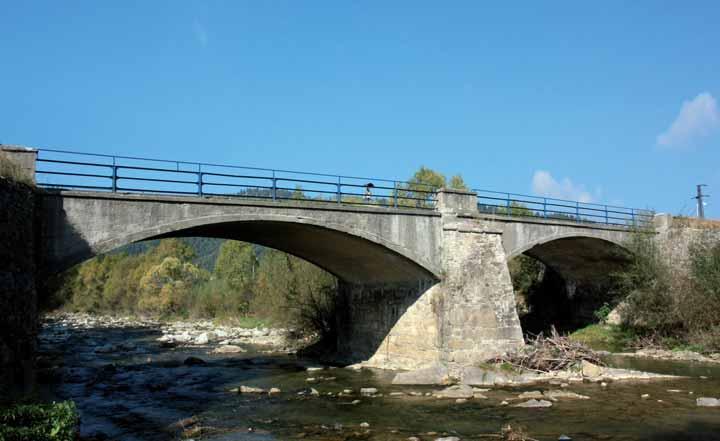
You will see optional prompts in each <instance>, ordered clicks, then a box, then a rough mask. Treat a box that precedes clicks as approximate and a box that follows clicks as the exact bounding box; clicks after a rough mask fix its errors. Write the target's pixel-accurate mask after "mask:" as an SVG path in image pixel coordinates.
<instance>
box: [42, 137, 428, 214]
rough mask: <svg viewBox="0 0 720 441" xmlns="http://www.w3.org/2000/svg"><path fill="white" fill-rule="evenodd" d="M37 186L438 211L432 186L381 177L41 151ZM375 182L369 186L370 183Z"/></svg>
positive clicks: (65, 151) (64, 151) (50, 150)
mask: <svg viewBox="0 0 720 441" xmlns="http://www.w3.org/2000/svg"><path fill="white" fill-rule="evenodd" d="M35 173H36V180H37V184H38V185H39V186H41V187H45V188H56V189H72V190H87V191H108V192H113V193H120V192H121V193H158V194H168V195H186V196H199V197H203V196H224V197H244V198H254V199H265V200H273V201H277V200H305V201H313V202H325V203H335V204H356V205H373V206H381V207H397V208H416V209H429V210H431V209H434V208H435V200H436V192H435V189H434V188H433V187H431V186H428V185H424V184H418V183H410V182H405V181H395V180H388V179H378V178H365V177H357V176H340V175H330V174H323V173H307V172H298V171H291V170H277V169H266V168H258V167H241V166H233V165H223V164H210V163H200V162H186V161H169V160H161V159H148V158H138V157H132V156H113V155H101V154H93V153H80V152H72V151H67V150H53V149H39V150H38V158H37V170H36V172H35ZM368 184H370V185H368Z"/></svg>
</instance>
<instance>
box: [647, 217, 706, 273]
mask: <svg viewBox="0 0 720 441" xmlns="http://www.w3.org/2000/svg"><path fill="white" fill-rule="evenodd" d="M655 228H656V231H657V233H658V235H657V237H656V240H657V241H658V245H659V247H660V251H661V254H662V256H663V257H664V258H665V259H666V260H667V262H668V263H669V264H670V265H671V267H673V268H674V269H677V270H679V271H687V270H688V263H689V251H690V248H691V247H692V245H693V244H695V243H697V242H700V241H702V242H712V243H718V242H720V221H716V220H707V219H697V218H691V217H673V216H670V215H658V216H656V217H655Z"/></svg>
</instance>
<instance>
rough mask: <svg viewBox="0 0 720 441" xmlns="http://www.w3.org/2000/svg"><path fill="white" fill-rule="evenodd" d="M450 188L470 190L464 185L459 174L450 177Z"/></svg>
mask: <svg viewBox="0 0 720 441" xmlns="http://www.w3.org/2000/svg"><path fill="white" fill-rule="evenodd" d="M450 188H454V189H456V190H470V188H469V187H468V186H467V185H465V181H464V180H463V177H462V176H460V175H455V176H453V177H452V178H450Z"/></svg>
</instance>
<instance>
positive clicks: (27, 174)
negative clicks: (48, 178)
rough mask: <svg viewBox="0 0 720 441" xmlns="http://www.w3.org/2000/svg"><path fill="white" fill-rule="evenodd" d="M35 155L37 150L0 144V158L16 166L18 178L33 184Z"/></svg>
mask: <svg viewBox="0 0 720 441" xmlns="http://www.w3.org/2000/svg"><path fill="white" fill-rule="evenodd" d="M37 154H38V151H37V149H32V148H28V147H22V146H17V145H3V144H0V157H2V158H3V159H4V160H7V161H10V162H11V163H13V164H15V165H16V166H18V169H19V170H20V176H19V177H21V178H23V179H24V180H26V181H29V182H33V183H35V165H36V161H37Z"/></svg>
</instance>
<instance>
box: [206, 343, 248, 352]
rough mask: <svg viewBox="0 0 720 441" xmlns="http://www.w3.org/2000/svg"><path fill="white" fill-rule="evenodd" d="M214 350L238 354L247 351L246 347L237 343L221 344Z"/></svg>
mask: <svg viewBox="0 0 720 441" xmlns="http://www.w3.org/2000/svg"><path fill="white" fill-rule="evenodd" d="M213 352H216V353H218V354H237V353H239V352H247V351H246V350H245V349H243V348H241V347H240V346H235V345H225V346H220V347H218V348H216V349H215V350H214V351H213Z"/></svg>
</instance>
